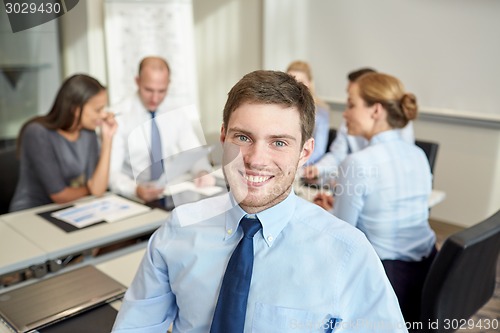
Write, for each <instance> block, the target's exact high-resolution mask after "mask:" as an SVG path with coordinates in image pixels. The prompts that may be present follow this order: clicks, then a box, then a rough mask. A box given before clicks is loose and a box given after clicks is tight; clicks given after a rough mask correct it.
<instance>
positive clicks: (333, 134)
mask: <svg viewBox="0 0 500 333" xmlns="http://www.w3.org/2000/svg"><path fill="white" fill-rule="evenodd" d="M336 136H337V129H335V128H330V130H329V131H328V144H327V145H326V151H325V153H328V152H329V151H330V146H331V145H332V142H333V140H335V137H336Z"/></svg>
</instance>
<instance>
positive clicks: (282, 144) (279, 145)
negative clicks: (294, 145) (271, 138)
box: [274, 141, 286, 147]
mask: <svg viewBox="0 0 500 333" xmlns="http://www.w3.org/2000/svg"><path fill="white" fill-rule="evenodd" d="M274 144H275V145H276V146H277V147H285V146H286V144H285V143H284V142H283V141H276V142H275V143H274Z"/></svg>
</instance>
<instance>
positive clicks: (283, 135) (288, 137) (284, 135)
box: [269, 134, 297, 141]
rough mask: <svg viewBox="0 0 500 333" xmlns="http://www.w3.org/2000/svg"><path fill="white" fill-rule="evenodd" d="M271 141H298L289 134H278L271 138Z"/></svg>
mask: <svg viewBox="0 0 500 333" xmlns="http://www.w3.org/2000/svg"><path fill="white" fill-rule="evenodd" d="M269 137H270V138H271V139H288V140H291V141H297V138H296V137H294V136H293V135H289V134H277V135H271V136H269Z"/></svg>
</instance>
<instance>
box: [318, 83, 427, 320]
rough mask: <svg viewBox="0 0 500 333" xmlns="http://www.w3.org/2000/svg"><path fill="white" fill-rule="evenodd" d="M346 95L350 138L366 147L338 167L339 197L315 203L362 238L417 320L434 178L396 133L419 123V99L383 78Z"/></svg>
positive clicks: (407, 315) (409, 314) (407, 311)
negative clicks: (359, 138) (360, 140)
mask: <svg viewBox="0 0 500 333" xmlns="http://www.w3.org/2000/svg"><path fill="white" fill-rule="evenodd" d="M348 93H349V98H348V101H347V109H346V111H345V112H344V119H345V120H346V125H347V129H348V133H349V135H359V136H362V137H363V138H365V139H366V140H367V142H368V146H367V147H365V148H364V149H362V150H359V151H357V152H355V153H352V154H350V155H348V156H347V158H346V159H345V160H344V161H343V162H342V163H341V165H340V169H339V175H338V179H337V184H336V187H335V198H333V199H332V198H331V197H330V198H325V195H324V194H321V195H319V196H318V197H317V198H316V199H317V200H318V204H319V205H320V206H323V207H324V208H326V209H329V210H330V209H332V205H333V211H332V213H333V215H335V216H337V217H338V218H340V219H341V220H344V221H346V222H348V223H350V224H352V225H354V226H356V227H357V228H358V229H360V230H361V231H363V232H364V233H365V235H366V237H367V238H368V240H369V241H370V243H371V244H372V245H373V248H374V249H375V251H376V252H377V254H378V256H379V257H380V259H381V260H382V264H383V266H384V269H385V271H386V273H387V276H388V277H389V281H390V282H391V284H392V286H393V288H394V291H395V292H396V295H397V296H398V300H399V304H400V306H401V310H402V312H403V316H404V317H405V320H406V321H418V320H419V317H420V316H419V311H420V296H421V291H422V287H423V283H424V280H425V277H426V275H427V272H428V269H429V267H430V264H431V263H432V260H433V258H434V256H435V254H436V248H435V242H436V236H435V234H434V232H433V231H432V229H431V228H430V226H429V223H428V216H429V206H428V198H429V195H430V194H431V190H432V175H431V171H430V168H429V163H428V161H427V157H426V156H425V153H424V152H423V151H422V150H421V149H420V148H419V147H417V146H415V145H414V144H411V143H408V142H405V140H404V139H403V138H402V137H401V135H400V134H399V133H398V131H397V129H400V128H403V127H405V126H406V125H407V124H408V122H409V121H410V120H412V119H415V118H416V116H417V113H418V107H417V100H416V97H415V95H413V94H411V93H408V92H406V91H405V89H404V87H403V84H402V83H401V81H399V80H398V79H397V78H395V77H393V76H390V75H386V74H382V73H369V74H365V75H363V76H361V77H360V78H359V79H357V80H356V81H355V82H353V83H352V84H351V85H350V86H349V91H348ZM328 199H329V200H328Z"/></svg>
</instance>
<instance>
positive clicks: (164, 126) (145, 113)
mask: <svg viewBox="0 0 500 333" xmlns="http://www.w3.org/2000/svg"><path fill="white" fill-rule="evenodd" d="M135 81H136V84H137V92H136V93H135V94H134V95H133V96H130V97H129V98H126V99H125V100H123V101H121V102H120V103H119V104H117V105H115V106H113V107H112V109H113V111H114V112H116V113H117V114H119V116H118V117H117V122H118V133H117V134H116V136H115V140H114V142H113V150H112V154H111V167H110V168H111V170H110V171H111V172H110V184H109V185H110V188H111V190H112V191H113V192H115V193H118V194H122V195H124V196H128V197H138V198H140V199H142V200H144V201H146V202H149V201H153V200H155V199H157V198H158V197H160V196H161V195H162V193H163V190H164V189H163V187H162V186H158V184H157V183H155V180H157V178H156V177H155V171H153V166H152V165H153V164H155V163H152V160H151V156H152V154H154V149H155V148H153V147H155V144H153V145H152V142H153V139H152V138H151V137H152V132H154V129H152V125H154V126H155V127H156V128H157V129H158V132H157V133H158V134H159V135H158V136H159V138H158V136H157V138H158V139H157V140H156V141H159V143H157V144H159V148H158V149H159V154H161V156H160V158H161V159H163V158H166V157H168V156H172V155H175V154H178V153H180V152H182V151H186V150H189V149H192V148H196V147H199V146H201V145H202V144H201V143H200V141H199V139H198V137H197V136H196V133H195V132H194V130H193V127H192V124H191V122H190V120H189V119H188V118H187V117H186V115H185V114H184V113H185V112H186V110H187V108H180V109H179V110H175V109H172V108H171V107H169V105H168V104H169V103H168V101H167V100H168V99H166V98H165V97H166V96H167V92H168V87H169V84H170V67H169V65H168V63H167V61H166V60H165V59H163V58H160V57H146V58H144V59H142V61H141V62H140V64H139V72H138V75H137V77H136V79H135ZM153 122H155V124H152V123H153ZM153 137H154V136H153ZM156 147H158V146H156ZM159 163H160V164H161V161H159ZM210 169H211V166H210V164H209V162H208V160H207V159H202V160H200V161H199V162H198V163H196V164H195V165H193V168H192V170H191V173H192V176H193V177H195V183H196V185H197V186H206V185H213V184H214V183H215V179H214V178H213V177H212V176H211V175H209V174H208V172H209V170H210Z"/></svg>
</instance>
